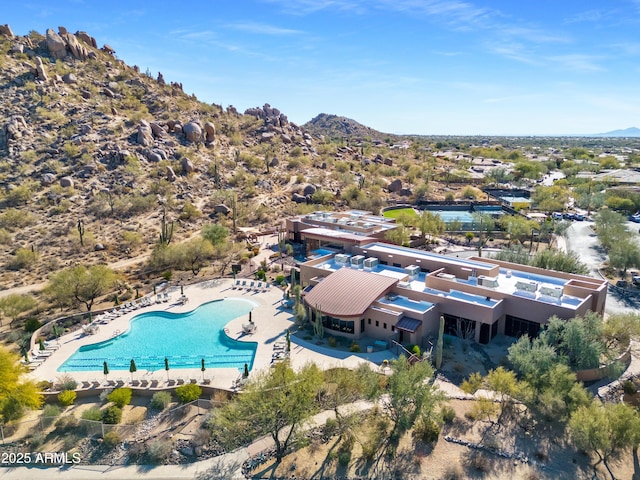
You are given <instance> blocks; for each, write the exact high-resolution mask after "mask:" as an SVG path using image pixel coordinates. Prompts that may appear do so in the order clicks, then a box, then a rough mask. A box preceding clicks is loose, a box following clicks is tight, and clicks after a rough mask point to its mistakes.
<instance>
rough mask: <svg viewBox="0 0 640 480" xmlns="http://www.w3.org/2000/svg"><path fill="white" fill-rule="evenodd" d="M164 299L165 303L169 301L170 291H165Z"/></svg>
mask: <svg viewBox="0 0 640 480" xmlns="http://www.w3.org/2000/svg"><path fill="white" fill-rule="evenodd" d="M162 301H163V302H164V303H167V302H168V301H169V292H164V297H163V298H162Z"/></svg>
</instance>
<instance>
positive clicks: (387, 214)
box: [382, 208, 418, 218]
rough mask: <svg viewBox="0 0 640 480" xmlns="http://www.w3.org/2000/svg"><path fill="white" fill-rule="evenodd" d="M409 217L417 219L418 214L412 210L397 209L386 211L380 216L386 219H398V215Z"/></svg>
mask: <svg viewBox="0 0 640 480" xmlns="http://www.w3.org/2000/svg"><path fill="white" fill-rule="evenodd" d="M403 214H404V215H410V216H412V217H417V216H418V214H417V213H416V211H415V210H414V209H413V208H398V209H397V210H387V211H386V212H384V213H383V214H382V216H384V217H386V218H398V217H399V216H400V215H403Z"/></svg>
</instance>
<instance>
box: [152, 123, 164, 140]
mask: <svg viewBox="0 0 640 480" xmlns="http://www.w3.org/2000/svg"><path fill="white" fill-rule="evenodd" d="M149 125H150V126H151V131H152V132H153V136H154V137H156V138H162V137H164V134H165V131H164V128H162V127H161V126H160V124H159V123H157V122H151V123H150V124H149Z"/></svg>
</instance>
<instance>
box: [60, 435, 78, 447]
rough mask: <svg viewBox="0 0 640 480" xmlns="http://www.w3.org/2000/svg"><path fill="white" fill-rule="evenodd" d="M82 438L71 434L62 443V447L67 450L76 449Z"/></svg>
mask: <svg viewBox="0 0 640 480" xmlns="http://www.w3.org/2000/svg"><path fill="white" fill-rule="evenodd" d="M80 438H81V437H80V436H79V435H76V434H75V433H71V434H69V435H65V436H64V440H63V441H62V446H63V448H64V449H65V450H71V449H72V448H74V447H75V446H76V445H77V444H78V442H79V441H80Z"/></svg>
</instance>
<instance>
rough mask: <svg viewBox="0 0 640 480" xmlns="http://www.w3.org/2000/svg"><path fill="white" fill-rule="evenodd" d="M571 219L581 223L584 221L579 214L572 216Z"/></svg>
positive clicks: (582, 216)
mask: <svg viewBox="0 0 640 480" xmlns="http://www.w3.org/2000/svg"><path fill="white" fill-rule="evenodd" d="M573 219H574V220H577V221H578V222H582V221H583V220H584V215H583V214H581V213H576V214H575V215H574V216H573Z"/></svg>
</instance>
